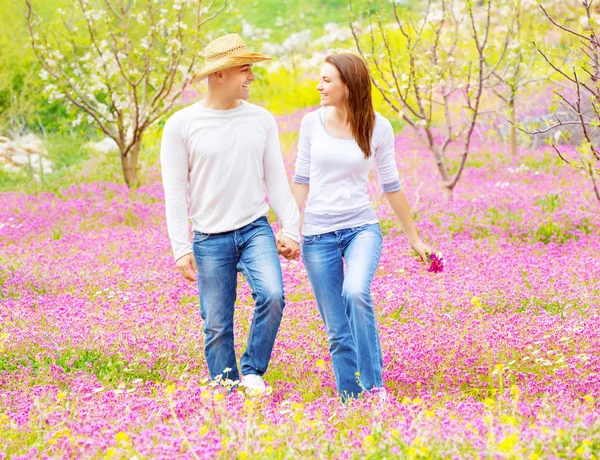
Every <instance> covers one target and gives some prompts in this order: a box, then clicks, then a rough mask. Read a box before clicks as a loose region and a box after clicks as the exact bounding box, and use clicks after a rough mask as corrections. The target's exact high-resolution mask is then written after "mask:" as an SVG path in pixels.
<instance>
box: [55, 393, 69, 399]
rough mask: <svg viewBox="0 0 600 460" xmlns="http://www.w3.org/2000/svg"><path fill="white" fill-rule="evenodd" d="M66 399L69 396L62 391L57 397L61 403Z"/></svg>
mask: <svg viewBox="0 0 600 460" xmlns="http://www.w3.org/2000/svg"><path fill="white" fill-rule="evenodd" d="M66 397H67V394H66V393H64V392H62V391H61V392H60V393H58V394H57V395H56V399H58V400H59V401H62V400H63V399H65V398H66Z"/></svg>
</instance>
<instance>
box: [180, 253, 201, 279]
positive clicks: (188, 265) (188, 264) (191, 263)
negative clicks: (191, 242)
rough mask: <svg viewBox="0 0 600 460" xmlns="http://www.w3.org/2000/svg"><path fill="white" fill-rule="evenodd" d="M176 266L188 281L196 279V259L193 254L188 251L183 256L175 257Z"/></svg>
mask: <svg viewBox="0 0 600 460" xmlns="http://www.w3.org/2000/svg"><path fill="white" fill-rule="evenodd" d="M175 263H176V264H177V268H178V269H179V273H181V276H183V277H184V278H185V279H186V280H188V281H196V273H197V270H196V260H195V259H194V254H193V253H191V252H190V253H189V254H186V255H185V256H182V257H180V258H179V259H177V262H175Z"/></svg>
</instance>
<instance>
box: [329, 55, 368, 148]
mask: <svg viewBox="0 0 600 460" xmlns="http://www.w3.org/2000/svg"><path fill="white" fill-rule="evenodd" d="M325 62H328V63H329V64H331V65H333V66H335V68H336V69H338V72H339V73H340V76H341V78H342V81H343V82H344V83H345V84H346V86H347V87H348V93H349V94H348V97H347V98H346V112H347V116H348V122H349V123H350V130H351V131H352V136H353V137H354V139H355V140H356V143H357V144H358V146H359V147H360V149H361V150H362V151H363V153H364V154H365V158H369V157H370V156H371V138H372V137H373V129H374V128H375V111H374V110H373V102H372V101H371V77H370V75H369V70H368V69H367V66H366V65H365V63H364V62H363V60H362V59H361V58H359V57H358V56H356V55H354V54H351V53H339V54H332V55H330V56H327V57H326V58H325Z"/></svg>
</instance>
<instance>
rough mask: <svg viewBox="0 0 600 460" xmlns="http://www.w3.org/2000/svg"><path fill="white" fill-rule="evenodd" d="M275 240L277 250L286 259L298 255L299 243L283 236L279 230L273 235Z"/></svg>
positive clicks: (294, 257)
mask: <svg viewBox="0 0 600 460" xmlns="http://www.w3.org/2000/svg"><path fill="white" fill-rule="evenodd" d="M275 240H276V241H277V252H279V254H281V255H282V256H283V257H285V258H286V259H287V260H292V259H296V258H297V257H298V256H299V255H300V245H299V244H298V243H296V242H295V241H294V240H292V239H290V238H288V237H287V236H283V235H282V234H281V230H279V231H278V232H277V234H276V235H275Z"/></svg>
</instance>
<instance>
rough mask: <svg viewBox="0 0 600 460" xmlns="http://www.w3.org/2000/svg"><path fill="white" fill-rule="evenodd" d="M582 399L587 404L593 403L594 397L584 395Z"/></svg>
mask: <svg viewBox="0 0 600 460" xmlns="http://www.w3.org/2000/svg"><path fill="white" fill-rule="evenodd" d="M583 400H584V401H585V402H586V403H588V404H590V405H591V404H594V397H593V396H592V395H585V396H584V397H583Z"/></svg>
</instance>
